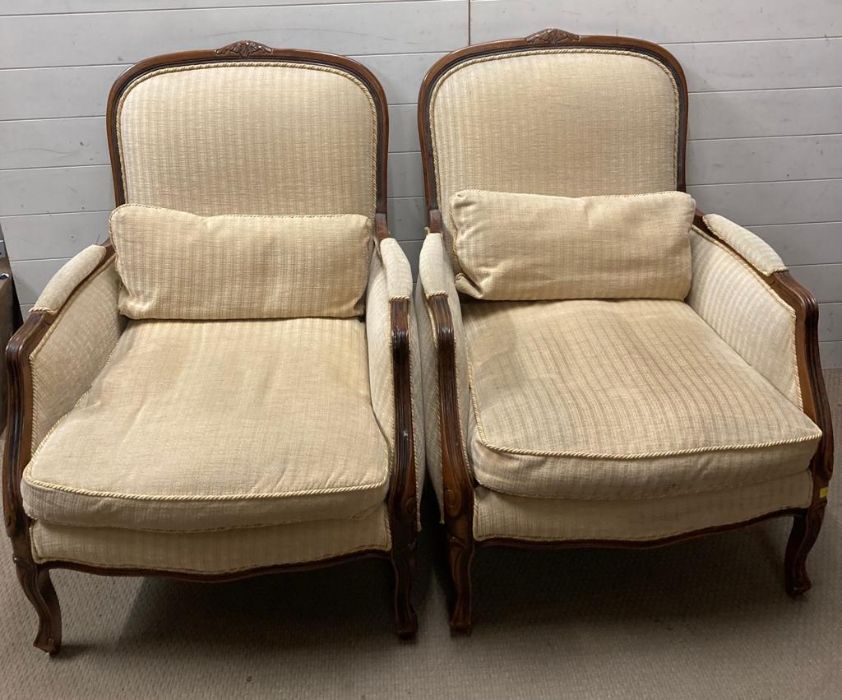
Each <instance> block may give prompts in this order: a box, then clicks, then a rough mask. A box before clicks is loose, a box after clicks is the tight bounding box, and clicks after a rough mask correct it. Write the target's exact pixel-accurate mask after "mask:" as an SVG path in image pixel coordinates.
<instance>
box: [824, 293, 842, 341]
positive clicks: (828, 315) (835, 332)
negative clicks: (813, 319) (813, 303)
mask: <svg viewBox="0 0 842 700" xmlns="http://www.w3.org/2000/svg"><path fill="white" fill-rule="evenodd" d="M819 336H820V337H822V338H825V339H827V340H842V302H830V303H827V304H822V305H821V308H820V309H819Z"/></svg>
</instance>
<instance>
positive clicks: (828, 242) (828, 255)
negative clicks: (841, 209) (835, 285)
mask: <svg viewBox="0 0 842 700" xmlns="http://www.w3.org/2000/svg"><path fill="white" fill-rule="evenodd" d="M752 231H754V232H755V233H756V234H757V235H758V236H760V237H761V238H763V239H764V240H765V241H767V242H768V243H769V244H770V245H771V246H772V247H773V248H774V249H775V250H777V251H778V253H779V254H780V255H781V257H782V258H783V259H784V262H786V263H787V264H788V265H812V264H815V263H827V262H832V261H834V260H842V222H839V221H835V222H829V223H820V224H773V225H767V226H752Z"/></svg>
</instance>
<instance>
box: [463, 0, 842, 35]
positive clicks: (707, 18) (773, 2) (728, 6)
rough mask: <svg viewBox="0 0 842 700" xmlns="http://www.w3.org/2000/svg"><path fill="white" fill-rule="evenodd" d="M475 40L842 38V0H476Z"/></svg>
mask: <svg viewBox="0 0 842 700" xmlns="http://www.w3.org/2000/svg"><path fill="white" fill-rule="evenodd" d="M471 19H472V22H471V40H472V41H473V42H480V41H488V40H490V39H502V38H505V37H510V36H523V35H525V34H530V33H532V32H534V31H536V30H538V29H542V28H543V27H560V28H561V29H566V30H567V31H570V32H575V33H577V34H622V35H624V36H636V37H641V38H643V39H648V40H650V41H655V42H658V43H661V44H663V43H673V42H687V43H693V42H709V41H745V40H747V39H792V38H798V39H804V38H811V37H825V36H840V35H842V12H840V11H839V2H838V0H809V1H808V2H801V3H798V4H797V5H794V4H793V3H791V2H786V1H785V0H765V1H761V0H741V1H736V2H735V0H705V2H676V1H675V0H646V2H641V1H640V0H564V1H562V0H473V1H472V4H471Z"/></svg>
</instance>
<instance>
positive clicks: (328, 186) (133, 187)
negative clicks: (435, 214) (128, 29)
mask: <svg viewBox="0 0 842 700" xmlns="http://www.w3.org/2000/svg"><path fill="white" fill-rule="evenodd" d="M116 119H117V136H118V142H119V147H120V152H121V160H122V166H123V178H124V187H125V193H126V201H127V202H130V203H139V204H153V205H156V206H160V207H166V208H168V209H180V210H182V211H189V212H192V213H194V214H202V215H213V214H363V215H365V216H372V215H373V214H374V208H375V172H376V147H377V117H376V112H375V107H374V101H373V99H372V97H371V94H370V93H369V91H368V90H367V88H366V87H365V86H364V85H363V84H362V83H361V82H360V81H359V80H357V79H356V78H355V77H353V76H352V75H351V74H350V73H347V72H345V71H342V70H340V69H337V68H332V67H328V66H320V65H313V64H309V65H308V64H303V63H286V62H279V61H278V62H268V61H267V62H260V61H254V62H251V61H249V62H237V63H234V62H232V63H213V64H199V65H194V66H180V67H170V68H162V69H159V70H155V71H151V72H149V73H146V74H144V75H142V76H140V77H139V78H137V79H136V80H135V81H134V82H132V83H131V84H130V85H129V86H128V87H127V88H126V90H125V91H124V93H123V95H122V97H121V99H120V102H119V104H118V107H117V115H116Z"/></svg>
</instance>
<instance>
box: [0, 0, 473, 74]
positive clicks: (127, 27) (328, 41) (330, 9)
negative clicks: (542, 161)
mask: <svg viewBox="0 0 842 700" xmlns="http://www.w3.org/2000/svg"><path fill="white" fill-rule="evenodd" d="M465 19H466V13H465V0H420V1H418V2H409V1H407V2H368V3H347V4H341V3H333V4H322V5H292V6H290V5H285V6H277V7H231V8H212V9H196V10H167V11H138V12H97V13H89V14H66V15H22V16H6V17H0V34H2V36H3V37H4V41H3V42H2V43H0V65H3V66H5V67H7V68H18V67H32V66H72V65H99V64H114V63H134V62H135V61H139V60H140V59H142V58H145V57H147V56H150V55H153V54H159V53H167V52H171V51H179V50H182V49H188V48H208V47H210V48H212V47H216V46H222V45H224V44H227V43H230V42H232V41H236V40H238V39H241V38H243V37H244V36H248V37H249V38H251V39H254V40H256V41H260V42H262V43H264V44H267V45H269V46H295V47H297V48H302V49H322V50H324V49H325V48H329V49H330V50H331V52H332V53H340V54H374V53H410V52H421V51H426V52H430V51H449V50H451V49H455V48H458V47H460V46H462V45H463V44H464V43H465V32H464V22H465ZM44 37H49V41H44ZM36 45H37V46H38V51H32V50H31V49H32V47H33V46H36Z"/></svg>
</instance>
